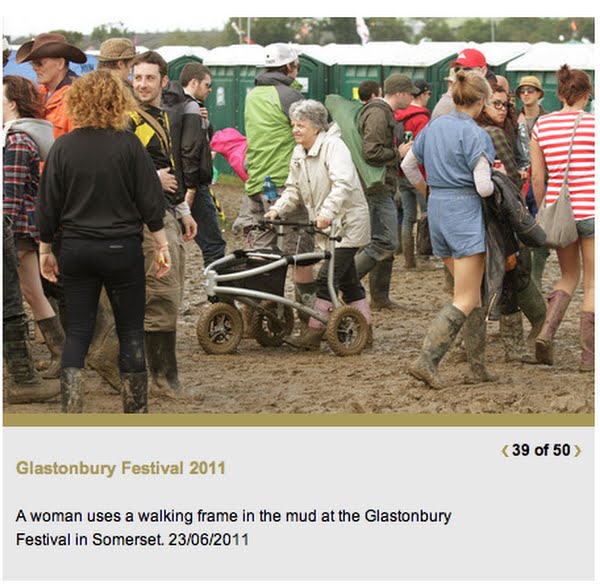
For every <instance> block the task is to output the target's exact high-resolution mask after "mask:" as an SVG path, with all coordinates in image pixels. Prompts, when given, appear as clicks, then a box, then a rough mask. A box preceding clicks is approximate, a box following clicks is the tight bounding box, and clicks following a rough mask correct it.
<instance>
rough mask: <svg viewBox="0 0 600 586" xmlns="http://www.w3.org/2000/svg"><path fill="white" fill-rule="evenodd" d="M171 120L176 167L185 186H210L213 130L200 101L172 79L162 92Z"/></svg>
mask: <svg viewBox="0 0 600 586" xmlns="http://www.w3.org/2000/svg"><path fill="white" fill-rule="evenodd" d="M162 101H163V105H164V106H165V108H166V109H167V111H168V112H169V116H170V120H171V137H172V141H173V156H174V157H175V162H176V165H175V166H176V168H177V169H178V170H179V173H178V179H181V181H182V183H183V184H184V185H185V187H186V188H195V187H198V186H199V185H210V183H211V182H212V178H213V164H212V156H211V152H210V139H211V138H212V134H213V130H212V127H211V126H210V124H207V123H206V121H205V120H204V118H202V116H201V115H200V107H201V106H203V104H202V103H201V102H198V101H197V100H195V99H194V98H193V97H192V96H190V95H188V94H186V93H185V92H184V91H183V88H182V87H181V83H180V82H179V81H171V82H170V83H169V85H168V86H167V87H166V88H165V90H164V91H163V95H162Z"/></svg>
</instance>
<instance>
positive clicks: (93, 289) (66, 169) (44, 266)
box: [36, 70, 170, 413]
mask: <svg viewBox="0 0 600 586" xmlns="http://www.w3.org/2000/svg"><path fill="white" fill-rule="evenodd" d="M67 100H68V112H69V115H70V116H71V117H72V119H73V122H74V124H75V126H76V128H75V130H73V131H72V132H70V133H68V134H65V135H63V136H61V137H59V138H58V139H57V140H56V142H55V143H54V145H53V147H52V149H51V150H50V153H49V155H48V159H47V161H46V164H45V166H44V170H43V173H42V179H41V183H40V190H39V199H38V207H37V210H36V219H37V223H38V228H39V232H40V240H41V243H40V258H41V261H40V265H41V271H42V275H43V276H44V277H46V278H47V279H48V280H50V281H52V282H55V281H56V277H57V275H58V274H59V268H60V273H61V274H62V278H63V283H64V294H65V303H66V323H67V327H66V330H67V331H66V341H65V346H64V350H63V356H62V369H61V392H62V397H63V411H65V412H68V413H79V412H81V411H82V410H83V389H82V370H83V367H84V362H85V357H86V354H87V351H88V348H89V344H90V341H91V338H92V334H93V331H94V325H95V319H96V312H97V308H98V299H99V296H100V292H101V290H102V287H104V288H105V289H106V292H107V294H108V297H109V299H110V302H111V305H112V308H113V312H114V316H115V324H116V330H117V334H118V337H119V346H120V351H119V370H120V372H121V378H122V398H123V410H124V411H125V412H126V413H141V412H147V397H148V377H147V373H146V362H145V354H144V306H145V274H144V256H143V253H142V229H143V224H147V225H148V227H149V228H150V231H151V232H152V235H153V237H154V240H155V243H156V251H155V269H156V272H157V276H159V277H160V276H162V275H164V274H166V273H167V272H168V270H169V268H170V258H169V253H168V243H167V241H166V236H165V232H164V229H163V220H162V218H163V215H164V198H163V193H162V188H161V185H160V181H159V179H158V176H157V174H156V171H155V170H154V166H153V165H152V161H151V159H150V156H149V155H148V153H147V152H146V150H145V149H144V147H143V146H142V143H141V142H140V140H139V139H138V138H137V137H136V136H135V135H134V134H133V133H131V132H128V131H126V128H127V125H128V112H130V111H131V110H132V109H133V108H134V107H135V104H134V102H133V99H132V97H131V95H130V93H129V92H128V91H127V89H126V88H125V86H124V84H123V82H122V81H121V80H120V79H119V78H118V77H117V76H116V74H115V73H113V72H111V71H107V70H101V71H94V72H92V73H89V74H87V75H85V76H82V77H80V78H79V79H78V80H77V81H76V82H75V83H74V84H73V85H72V87H71V89H70V90H69V93H68V97H67ZM59 232H60V238H61V246H60V254H59V261H60V262H57V259H56V258H55V256H54V253H53V250H52V242H53V241H54V239H55V236H56V235H57V233H59Z"/></svg>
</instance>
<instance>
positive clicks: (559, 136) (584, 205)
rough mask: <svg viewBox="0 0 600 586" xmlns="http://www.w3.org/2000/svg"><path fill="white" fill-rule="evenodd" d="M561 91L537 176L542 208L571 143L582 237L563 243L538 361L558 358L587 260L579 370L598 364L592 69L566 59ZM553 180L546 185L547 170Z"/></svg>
mask: <svg viewBox="0 0 600 586" xmlns="http://www.w3.org/2000/svg"><path fill="white" fill-rule="evenodd" d="M557 78H558V89H557V94H558V97H559V99H560V100H561V102H562V103H563V107H562V109H561V110H559V111H557V112H552V113H550V114H546V115H544V116H540V118H538V120H537V122H536V123H535V126H534V127H533V131H532V134H531V143H530V151H531V182H532V187H533V194H534V196H535V200H536V203H537V205H538V208H539V207H540V206H541V205H542V201H543V199H544V192H545V197H546V205H552V204H553V203H554V202H556V200H557V198H558V195H559V193H560V190H561V186H562V184H563V181H564V180H565V174H566V172H567V160H568V153H569V147H570V145H571V144H572V152H571V161H570V168H569V172H568V176H567V177H566V181H567V186H568V188H569V194H570V197H571V206H572V208H573V215H574V216H575V224H576V226H577V233H578V235H579V238H578V239H577V241H575V242H574V243H573V244H570V245H569V246H566V247H564V248H559V249H558V250H557V251H556V253H557V256H558V262H559V265H560V280H559V281H558V283H556V285H555V286H554V290H553V291H552V292H551V293H550V295H549V296H548V310H547V314H546V320H545V321H544V325H543V327H542V331H541V332H540V334H539V335H538V337H537V340H536V347H535V353H536V358H537V360H538V362H541V363H543V364H553V362H554V336H555V334H556V331H557V329H558V326H559V325H560V322H561V321H562V319H563V317H564V315H565V312H566V310H567V307H568V306H569V303H570V302H571V298H572V296H573V293H574V292H575V289H576V287H577V285H578V284H579V278H580V276H581V269H582V265H583V304H582V308H581V321H580V343H581V360H580V363H579V370H581V371H590V370H593V369H594V321H595V320H594V315H595V313H594V312H595V310H594V223H595V202H596V194H595V165H594V161H595V142H594V141H595V117H594V115H593V114H589V113H587V112H585V107H586V106H587V103H588V100H589V99H590V96H591V95H592V91H593V86H592V83H591V80H590V77H589V75H588V74H587V73H586V72H585V71H582V70H580V69H570V68H569V66H568V65H563V66H562V67H561V68H560V69H559V70H558V71H557ZM546 171H547V174H548V184H547V186H545V184H544V183H545V182H544V179H545V173H546Z"/></svg>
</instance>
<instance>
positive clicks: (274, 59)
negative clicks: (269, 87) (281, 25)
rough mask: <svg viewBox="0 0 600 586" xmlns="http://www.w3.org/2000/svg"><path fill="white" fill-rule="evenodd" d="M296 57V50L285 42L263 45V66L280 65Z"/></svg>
mask: <svg viewBox="0 0 600 586" xmlns="http://www.w3.org/2000/svg"><path fill="white" fill-rule="evenodd" d="M296 59H298V53H297V52H296V50H295V49H294V48H293V47H292V46H291V45H288V44H287V43H273V44H272V45H267V46H266V47H265V66H266V67H281V66H282V65H287V64H288V63H292V62H294V61H296Z"/></svg>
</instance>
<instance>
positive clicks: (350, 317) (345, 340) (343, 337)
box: [325, 305, 369, 356]
mask: <svg viewBox="0 0 600 586" xmlns="http://www.w3.org/2000/svg"><path fill="white" fill-rule="evenodd" d="M368 335H369V326H368V324H367V320H366V318H365V316H364V315H363V314H362V313H361V312H360V311H359V310H358V309H356V307H351V306H349V305H343V306H341V307H337V308H335V309H334V310H333V311H332V312H331V316H330V317H329V320H328V322H327V330H326V332H325V336H326V338H327V342H328V343H329V347H330V348H331V349H332V350H333V351H334V352H335V353H336V354H337V355H338V356H354V355H356V354H360V353H361V352H362V351H363V350H364V348H365V346H366V345H367V340H368Z"/></svg>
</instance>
